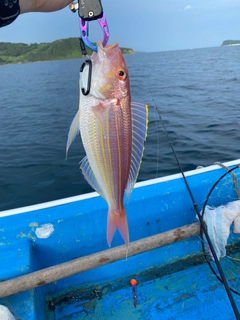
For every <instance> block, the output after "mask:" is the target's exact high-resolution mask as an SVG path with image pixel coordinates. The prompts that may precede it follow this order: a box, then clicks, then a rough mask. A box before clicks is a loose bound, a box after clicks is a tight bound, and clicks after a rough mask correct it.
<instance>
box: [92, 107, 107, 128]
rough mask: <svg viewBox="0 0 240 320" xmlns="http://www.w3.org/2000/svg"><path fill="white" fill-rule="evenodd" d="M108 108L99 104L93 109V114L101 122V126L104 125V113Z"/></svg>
mask: <svg viewBox="0 0 240 320" xmlns="http://www.w3.org/2000/svg"><path fill="white" fill-rule="evenodd" d="M105 109H106V108H105V107H104V106H103V104H102V103H99V104H97V105H96V106H94V107H92V112H93V113H94V115H95V116H96V118H97V119H98V120H99V121H100V123H101V124H103V121H104V116H103V112H104V110H105Z"/></svg>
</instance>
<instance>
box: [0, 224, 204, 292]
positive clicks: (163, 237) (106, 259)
mask: <svg viewBox="0 0 240 320" xmlns="http://www.w3.org/2000/svg"><path fill="white" fill-rule="evenodd" d="M199 232H200V225H199V222H196V223H193V224H189V225H186V226H183V227H181V228H177V229H173V230H170V231H167V232H163V233H160V234H157V235H154V236H151V237H148V238H144V239H141V240H137V241H134V242H131V243H130V244H129V247H128V253H127V255H128V257H131V256H134V255H137V254H139V253H143V252H146V251H149V250H153V249H156V248H159V247H162V246H165V245H168V244H171V243H174V242H177V241H180V240H184V239H187V238H190V237H192V236H196V235H198V234H199ZM124 258H126V246H125V245H122V246H119V247H115V248H112V249H108V250H105V251H101V252H98V253H95V254H91V255H88V256H84V257H81V258H77V259H74V260H71V261H68V262H65V263H61V264H59V265H56V266H53V267H49V268H45V269H42V270H39V271H35V272H32V273H29V274H26V275H24V276H20V277H17V278H14V279H10V280H6V281H3V282H1V283H0V298H3V297H7V296H10V295H13V294H16V293H19V292H23V291H26V290H30V289H33V288H36V287H38V286H42V285H45V284H47V283H50V282H53V281H57V280H60V279H63V278H66V277H69V276H73V275H75V274H78V273H81V272H83V271H87V270H91V269H94V268H97V267H100V266H103V265H106V264H108V263H112V262H115V261H118V260H121V259H124Z"/></svg>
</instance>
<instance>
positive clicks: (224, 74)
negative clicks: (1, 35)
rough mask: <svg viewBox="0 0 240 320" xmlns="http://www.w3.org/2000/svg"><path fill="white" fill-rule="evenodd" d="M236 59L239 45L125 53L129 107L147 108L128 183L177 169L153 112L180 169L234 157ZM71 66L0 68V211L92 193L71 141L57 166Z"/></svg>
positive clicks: (73, 85) (239, 108)
mask: <svg viewBox="0 0 240 320" xmlns="http://www.w3.org/2000/svg"><path fill="white" fill-rule="evenodd" d="M239 56H240V47H218V48H204V49H194V50H182V51H170V52H156V53H137V54H134V55H127V56H125V58H126V61H127V65H128V68H129V75H130V80H131V93H132V100H133V101H136V102H144V103H146V104H148V105H149V130H148V137H147V142H146V144H145V151H144V158H143V162H142V166H141V171H140V175H139V179H138V181H141V180H146V179H151V178H156V177H160V176H165V175H169V174H174V173H177V172H179V168H178V166H177V164H176V161H175V159H174V157H173V154H172V151H171V148H170V147H169V142H168V140H167V137H166V134H165V133H164V130H163V127H162V124H161V121H160V119H159V116H158V113H157V112H156V108H157V109H158V111H159V113H160V115H161V117H162V119H163V121H164V124H165V126H166V129H167V131H168V134H169V136H170V139H171V142H172V144H173V146H174V149H175V151H176V154H177V156H178V158H179V161H180V163H181V165H182V167H183V169H184V170H185V171H186V170H192V169H195V168H196V167H197V166H207V165H211V164H213V163H214V162H215V161H221V162H224V161H228V160H234V159H237V158H240V140H239V137H240V129H239V126H240V63H239ZM81 64H82V60H81V59H79V60H64V61H52V62H39V63H27V64H17V65H5V66H0V74H1V85H0V210H6V209H10V208H16V207H20V206H26V205H31V204H36V203H41V202H45V201H50V200H55V199H60V198H64V197H69V196H73V195H79V194H82V193H86V192H91V191H92V189H91V187H90V186H89V185H88V184H87V182H86V181H85V179H84V178H83V175H82V173H81V171H80V170H79V161H80V160H81V159H82V158H83V157H84V155H85V152H84V149H83V146H82V143H81V139H80V137H77V138H76V141H75V142H74V143H73V145H72V146H71V148H70V151H69V155H68V159H67V161H66V160H65V157H66V155H65V148H66V141H67V134H68V129H69V126H70V124H71V121H72V119H73V117H74V115H75V114H76V112H77V110H78V103H79V68H80V66H81ZM153 100H154V101H155V105H156V107H155V106H154V102H153Z"/></svg>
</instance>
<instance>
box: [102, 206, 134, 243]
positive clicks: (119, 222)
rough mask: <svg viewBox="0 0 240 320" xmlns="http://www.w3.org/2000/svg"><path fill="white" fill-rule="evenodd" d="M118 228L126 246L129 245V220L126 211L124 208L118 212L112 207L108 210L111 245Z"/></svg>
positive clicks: (108, 237) (108, 229) (108, 234)
mask: <svg viewBox="0 0 240 320" xmlns="http://www.w3.org/2000/svg"><path fill="white" fill-rule="evenodd" d="M117 229H118V230H119V232H120V234H121V236H122V238H123V240H124V242H125V244H126V246H128V244H129V232H128V222H127V215H126V211H125V209H124V208H123V209H122V210H121V211H120V212H117V213H116V212H114V211H113V210H111V209H109V210H108V222H107V242H108V245H109V247H110V246H111V242H112V238H113V236H114V234H115V232H116V230H117Z"/></svg>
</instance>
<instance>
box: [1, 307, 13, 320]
mask: <svg viewBox="0 0 240 320" xmlns="http://www.w3.org/2000/svg"><path fill="white" fill-rule="evenodd" d="M0 320H15V318H14V316H13V315H12V314H11V312H10V311H9V310H8V308H6V307H4V306H2V305H0Z"/></svg>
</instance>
